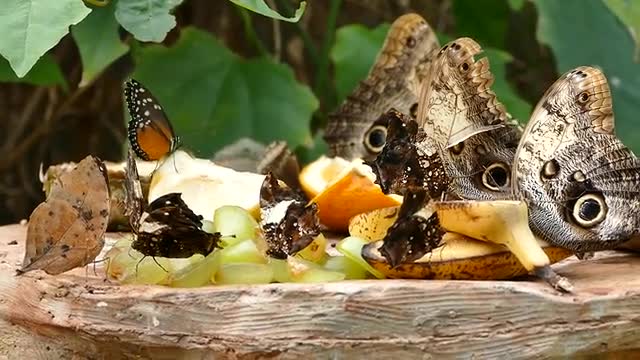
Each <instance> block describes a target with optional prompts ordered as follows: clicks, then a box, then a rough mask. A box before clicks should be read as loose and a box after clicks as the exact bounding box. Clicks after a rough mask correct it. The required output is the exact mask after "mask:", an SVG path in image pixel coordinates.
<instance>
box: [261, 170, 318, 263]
mask: <svg viewBox="0 0 640 360" xmlns="http://www.w3.org/2000/svg"><path fill="white" fill-rule="evenodd" d="M260 215H261V219H262V220H261V222H260V226H261V227H262V232H263V233H264V237H265V239H266V241H267V245H268V246H269V249H268V250H267V255H269V256H271V257H274V258H276V259H286V258H287V256H289V255H295V254H296V253H297V252H298V251H300V250H302V249H304V248H306V247H307V246H308V245H309V244H311V242H312V241H313V239H314V238H315V237H316V236H318V235H320V220H319V219H318V207H317V205H316V204H309V205H307V200H306V199H304V198H303V197H302V196H301V195H300V194H299V193H298V192H296V191H294V190H292V189H290V188H289V187H288V186H286V185H284V184H280V183H279V182H278V179H277V178H276V177H275V176H274V175H273V174H272V173H268V174H267V176H266V177H265V179H264V182H263V183H262V188H261V189H260Z"/></svg>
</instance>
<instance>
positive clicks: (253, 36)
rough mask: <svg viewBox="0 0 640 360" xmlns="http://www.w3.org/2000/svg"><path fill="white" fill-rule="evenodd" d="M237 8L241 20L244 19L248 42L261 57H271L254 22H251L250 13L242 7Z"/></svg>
mask: <svg viewBox="0 0 640 360" xmlns="http://www.w3.org/2000/svg"><path fill="white" fill-rule="evenodd" d="M235 8H236V9H237V10H238V13H239V14H240V18H241V19H242V24H243V25H244V33H245V35H246V36H247V40H249V42H250V43H251V44H252V45H253V46H254V47H255V48H256V49H257V50H258V52H259V53H260V55H261V56H266V57H271V54H270V53H269V51H268V50H267V47H266V46H264V44H263V43H262V41H261V40H260V38H259V37H258V34H257V33H256V29H255V28H254V27H253V22H252V21H251V15H249V12H248V11H247V10H245V9H244V8H242V7H240V6H235Z"/></svg>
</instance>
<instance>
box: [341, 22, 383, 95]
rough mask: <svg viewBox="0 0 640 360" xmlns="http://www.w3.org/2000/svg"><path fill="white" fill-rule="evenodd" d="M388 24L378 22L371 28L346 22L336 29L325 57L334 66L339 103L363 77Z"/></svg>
mask: <svg viewBox="0 0 640 360" xmlns="http://www.w3.org/2000/svg"><path fill="white" fill-rule="evenodd" d="M389 26H390V25H389V24H382V25H379V26H378V27H376V28H375V29H368V28H366V27H364V26H362V25H347V26H343V27H341V28H340V29H338V31H337V32H336V41H335V43H334V45H333V48H332V49H331V52H330V54H329V57H330V58H331V61H332V62H333V65H334V69H335V82H336V93H337V95H338V102H339V103H340V102H342V101H343V100H344V98H346V97H347V95H349V93H351V91H353V89H355V87H356V86H357V85H358V82H359V81H360V80H363V79H364V78H366V76H367V74H368V73H369V69H370V68H371V66H372V65H373V62H374V61H375V59H376V55H377V54H378V51H380V48H381V47H382V43H383V42H384V38H385V36H386V35H387V31H389Z"/></svg>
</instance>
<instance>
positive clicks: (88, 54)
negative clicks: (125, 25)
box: [71, 0, 129, 86]
mask: <svg viewBox="0 0 640 360" xmlns="http://www.w3.org/2000/svg"><path fill="white" fill-rule="evenodd" d="M124 1H126V0H124ZM114 10H115V5H114V2H113V1H112V2H111V3H110V4H109V5H107V6H106V7H99V8H96V9H94V10H93V12H92V13H91V14H89V16H87V18H86V19H84V21H82V22H81V23H79V24H78V25H76V26H73V27H72V28H71V34H72V35H73V38H74V39H75V41H76V44H77V45H78V50H79V51H80V58H81V59H82V80H81V81H80V86H84V85H87V84H89V83H90V82H91V81H92V80H93V78H94V77H96V76H97V75H98V74H100V73H101V72H102V70H104V69H105V68H106V67H107V66H109V65H110V64H111V63H112V62H114V61H115V60H116V59H118V58H119V57H121V56H122V55H124V54H126V53H127V51H129V46H127V45H125V44H124V43H122V41H120V36H119V35H118V28H119V27H120V25H118V22H117V21H116V17H115V16H114Z"/></svg>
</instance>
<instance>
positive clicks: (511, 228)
mask: <svg viewBox="0 0 640 360" xmlns="http://www.w3.org/2000/svg"><path fill="white" fill-rule="evenodd" d="M432 206H433V210H432V209H429V208H426V209H425V210H423V212H424V213H425V214H424V215H427V216H428V215H429V213H431V212H432V211H436V212H437V214H438V218H439V220H440V225H441V226H442V227H443V228H444V229H446V230H447V231H448V232H447V233H446V234H445V235H444V237H443V239H442V243H443V245H442V246H439V247H438V248H436V249H434V250H433V251H431V252H429V253H427V254H425V255H424V256H423V257H421V258H420V259H418V260H416V261H414V262H410V263H403V264H401V265H399V266H396V267H395V268H392V267H391V266H390V265H389V264H388V263H387V262H386V260H385V259H384V257H382V255H381V254H380V252H379V250H378V249H379V248H380V246H381V244H382V241H378V240H380V239H382V238H383V237H384V236H385V234H386V230H385V227H386V228H388V227H389V226H390V224H392V223H393V221H394V220H395V217H396V216H397V209H396V208H386V209H380V210H376V211H374V212H370V213H367V214H361V215H359V216H356V217H354V218H353V219H352V220H351V223H350V226H349V230H350V233H351V235H352V236H360V237H363V238H366V239H368V240H370V241H372V243H370V244H369V245H367V246H365V247H364V248H363V252H362V255H363V257H364V258H365V259H366V260H367V261H368V262H369V263H370V264H371V265H372V266H373V267H375V268H376V269H378V270H380V271H381V272H383V273H385V274H386V275H387V276H389V277H394V278H419V279H494V280H499V279H508V278H511V277H515V276H520V275H524V274H526V273H528V272H530V271H535V272H536V274H538V275H539V276H540V277H542V278H544V279H545V280H547V281H548V282H549V283H551V284H552V285H553V286H554V287H556V288H558V289H561V290H565V291H570V290H571V284H570V283H569V282H568V281H567V280H566V279H564V278H561V277H559V276H557V275H556V274H555V273H554V272H553V271H552V270H551V268H550V267H549V265H550V264H551V263H553V262H557V261H560V260H562V259H564V258H567V257H569V256H571V254H572V253H571V252H570V251H568V250H565V249H562V248H558V247H551V246H550V245H548V244H547V243H545V242H543V241H540V240H538V239H536V238H535V237H534V236H533V234H532V233H531V231H530V230H529V227H528V225H527V208H526V205H525V204H524V203H522V202H519V201H446V202H434V203H432ZM543 249H544V250H543Z"/></svg>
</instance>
